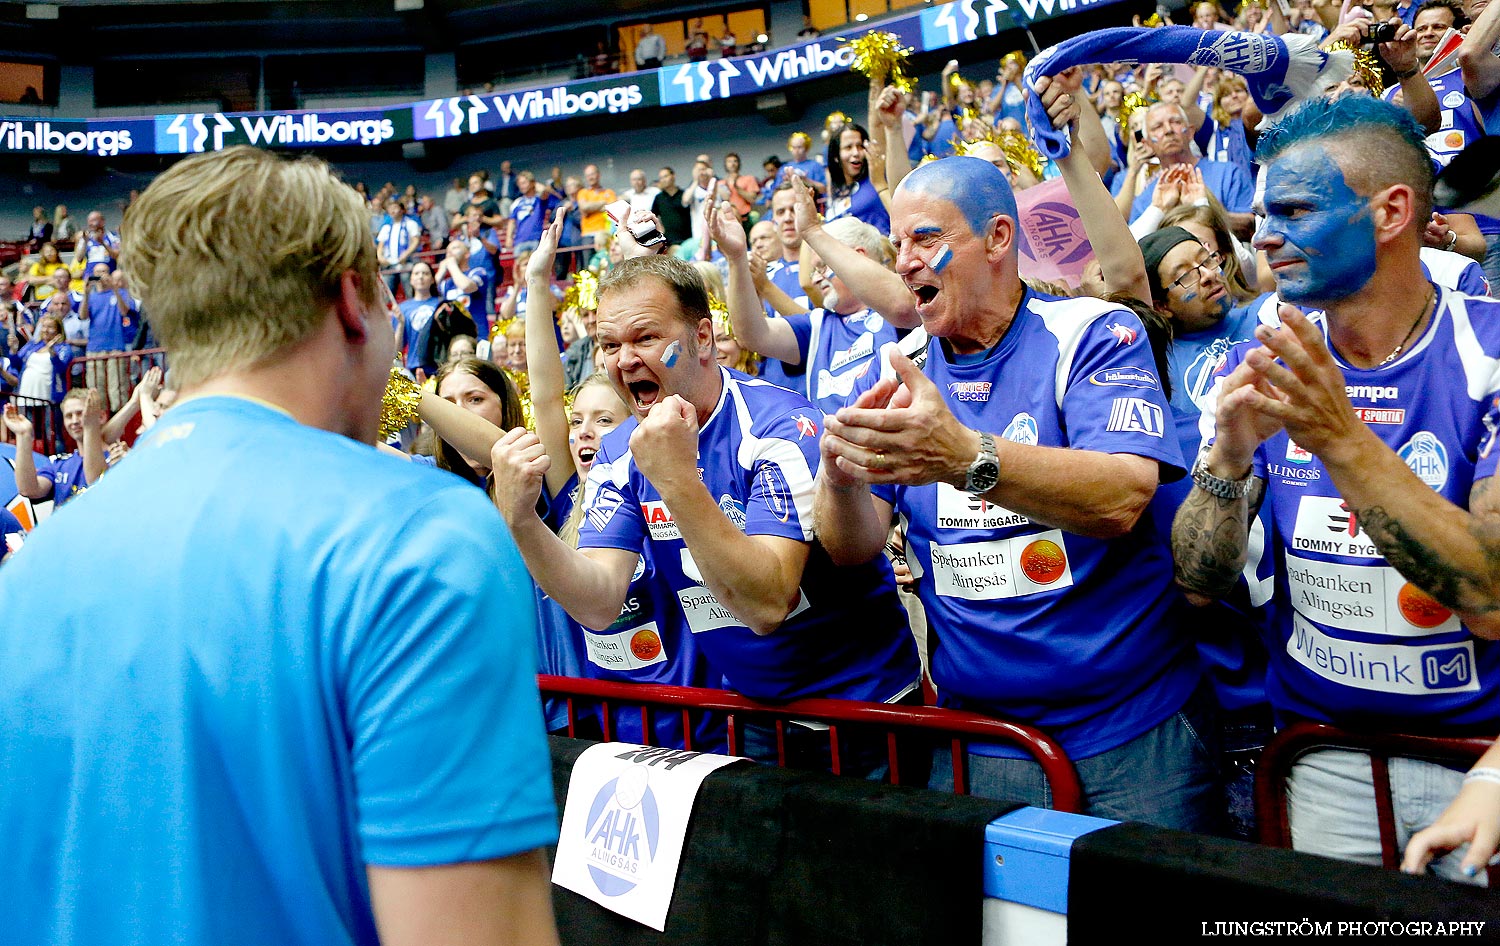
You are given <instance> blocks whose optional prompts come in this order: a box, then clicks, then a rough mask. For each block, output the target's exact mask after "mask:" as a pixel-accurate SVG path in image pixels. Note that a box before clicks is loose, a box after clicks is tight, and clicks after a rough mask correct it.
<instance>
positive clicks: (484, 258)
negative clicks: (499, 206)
mask: <svg viewBox="0 0 1500 946" xmlns="http://www.w3.org/2000/svg"><path fill="white" fill-rule="evenodd" d="M459 238H460V239H462V240H463V241H464V242H465V243H467V244H468V245H469V262H470V263H472V264H473V265H475V266H478V267H481V268H482V269H483V270H484V272H485V274H486V275H487V276H488V277H489V285H490V286H498V285H500V244H501V243H502V242H503V238H502V237H501V236H500V234H498V233H496V232H495V231H494V230H493V229H492V228H490V227H487V226H485V224H484V217H483V216H482V215H481V213H480V210H479V208H478V207H473V206H471V207H469V209H468V210H467V211H466V212H465V216H464V223H463V225H462V227H461V228H460V234H459Z"/></svg>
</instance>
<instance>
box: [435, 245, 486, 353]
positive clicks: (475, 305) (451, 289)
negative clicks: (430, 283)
mask: <svg viewBox="0 0 1500 946" xmlns="http://www.w3.org/2000/svg"><path fill="white" fill-rule="evenodd" d="M433 276H434V278H436V279H437V283H438V285H437V295H438V298H440V299H442V300H443V301H445V302H457V303H459V304H461V305H462V306H463V307H464V309H465V311H467V312H468V314H469V318H471V319H473V320H474V326H475V328H476V330H477V331H478V332H479V333H480V334H481V335H483V337H485V338H489V335H490V298H491V297H492V296H493V295H494V294H495V291H494V289H492V288H491V287H490V282H489V279H490V277H489V273H488V272H487V271H486V270H485V268H484V267H483V266H481V265H480V264H478V263H476V262H474V261H473V260H471V259H470V258H469V245H468V244H467V243H465V242H464V241H463V240H454V241H453V242H452V243H449V244H448V249H447V251H446V252H445V254H444V256H443V258H442V260H441V261H439V262H438V268H437V271H436V272H435V273H433Z"/></svg>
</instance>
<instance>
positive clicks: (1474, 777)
mask: <svg viewBox="0 0 1500 946" xmlns="http://www.w3.org/2000/svg"><path fill="white" fill-rule="evenodd" d="M1469 782H1493V783H1495V784H1496V785H1500V769H1470V770H1469V774H1467V775H1465V776H1464V783H1465V784H1468V783H1469Z"/></svg>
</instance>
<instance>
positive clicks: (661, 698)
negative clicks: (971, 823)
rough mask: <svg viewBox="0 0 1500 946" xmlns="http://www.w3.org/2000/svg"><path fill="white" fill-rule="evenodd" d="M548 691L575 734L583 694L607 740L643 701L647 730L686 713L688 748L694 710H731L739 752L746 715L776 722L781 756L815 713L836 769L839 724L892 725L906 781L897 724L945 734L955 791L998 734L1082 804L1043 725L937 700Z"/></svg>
mask: <svg viewBox="0 0 1500 946" xmlns="http://www.w3.org/2000/svg"><path fill="white" fill-rule="evenodd" d="M537 684H538V686H540V688H541V691H542V694H543V695H544V696H552V697H556V698H559V699H562V700H564V701H565V702H566V704H567V709H568V734H569V735H573V734H574V732H575V724H576V722H577V707H576V705H575V704H576V702H577V701H578V700H580V699H583V700H588V701H591V702H597V703H599V705H600V709H601V711H602V712H601V714H600V716H601V718H602V722H603V726H604V738H605V740H606V741H608V740H610V739H612V738H613V733H612V731H611V730H612V726H611V720H612V713H611V704H616V705H618V704H625V705H629V706H639V707H640V710H641V730H642V733H643V734H651V733H654V729H653V727H652V715H653V711H654V710H655V709H658V708H659V709H664V710H666V711H668V712H675V713H680V714H681V716H682V730H683V738H684V740H685V745H684V748H687V749H691V748H692V732H693V727H692V716H693V715H694V714H695V713H697V714H701V713H711V712H717V713H724V714H726V715H727V717H728V730H729V752H730V754H731V755H734V754H737V752H738V750H739V744H740V738H741V735H740V730H741V726H742V725H743V720H744V718H752V719H764V720H770V721H771V722H773V724H774V726H775V731H776V752H777V761H778V763H779V764H782V765H785V763H786V744H785V738H786V724H787V723H788V722H790V721H792V720H813V721H816V722H820V723H826V724H827V725H828V743H829V754H830V758H831V760H832V769H833V772H834V774H835V775H837V774H839V770H840V759H839V749H840V735H839V727H840V724H844V725H846V726H858V727H860V728H863V729H881V730H884V731H885V737H886V740H885V741H886V757H887V762H888V763H889V765H890V779H891V782H892V783H893V784H897V785H899V784H901V770H900V760H899V758H898V753H897V751H896V746H897V736H896V734H897V732H898V731H907V732H922V733H928V734H931V735H945V736H946V737H947V739H948V742H949V752H950V755H951V758H952V763H953V786H954V791H955V792H956V793H958V794H960V795H962V794H966V793H967V790H966V783H965V776H964V755H965V751H964V749H965V745H966V744H967V743H968V742H969V741H971V740H972V741H983V742H999V743H1005V744H1007V745H1011V746H1016V747H1018V748H1020V749H1022V750H1023V751H1025V752H1026V753H1028V754H1029V755H1030V756H1031V757H1032V758H1033V759H1034V760H1035V761H1036V762H1037V764H1038V765H1040V766H1041V767H1042V772H1043V774H1045V776H1046V778H1047V783H1048V784H1049V785H1050V786H1051V790H1052V807H1053V808H1054V809H1055V810H1057V811H1069V812H1079V811H1082V810H1083V786H1082V784H1081V783H1080V782H1079V780H1078V773H1077V772H1076V771H1074V769H1073V763H1072V761H1071V760H1069V759H1068V757H1067V754H1066V753H1064V752H1063V749H1062V746H1061V745H1059V744H1058V742H1057V741H1056V740H1055V739H1053V738H1052V737H1051V736H1048V735H1047V734H1046V733H1044V732H1042V731H1041V730H1039V729H1033V728H1032V727H1030V726H1023V725H1020V724H1018V723H1012V722H1007V721H1005V720H1003V719H996V718H994V717H990V716H980V715H978V714H977V713H966V712H962V711H959V710H950V709H943V708H941V707H936V706H906V705H901V704H891V703H861V702H856V701H853V700H826V699H811V700H793V701H791V702H787V703H775V704H771V703H758V702H756V701H755V700H751V699H748V698H747V697H744V696H741V695H740V694H738V693H732V692H730V691H728V690H709V689H699V688H696V687H674V686H658V685H655V684H633V683H615V682H609V681H604V680H584V679H579V678H576V677H557V676H550V675H547V674H540V675H538V676H537Z"/></svg>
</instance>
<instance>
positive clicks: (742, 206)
mask: <svg viewBox="0 0 1500 946" xmlns="http://www.w3.org/2000/svg"><path fill="white" fill-rule="evenodd" d="M724 185H725V186H726V187H728V188H729V203H730V205H731V206H733V207H734V213H735V216H737V217H738V218H739V220H740V226H742V227H744V228H745V229H746V230H747V231H748V230H749V229H750V225H751V224H753V223H754V222H755V220H754V219H752V218H753V214H754V205H755V203H756V201H758V200H760V181H758V180H756V179H755V178H754V177H753V176H751V175H749V174H743V173H741V171H740V156H739V155H738V154H735V153H734V152H733V151H731V152H729V153H728V154H726V155H724Z"/></svg>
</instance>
